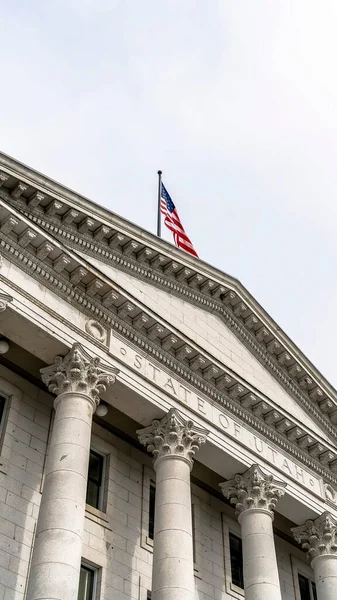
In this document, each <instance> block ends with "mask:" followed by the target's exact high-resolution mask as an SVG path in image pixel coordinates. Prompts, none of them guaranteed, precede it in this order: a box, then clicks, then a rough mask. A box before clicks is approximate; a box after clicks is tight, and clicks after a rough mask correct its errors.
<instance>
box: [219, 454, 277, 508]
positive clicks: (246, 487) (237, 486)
mask: <svg viewBox="0 0 337 600" xmlns="http://www.w3.org/2000/svg"><path fill="white" fill-rule="evenodd" d="M286 485H287V484H286V483H284V482H283V481H277V480H275V478H274V476H273V475H267V474H266V473H264V472H263V471H262V469H261V468H260V467H259V465H252V466H251V467H250V468H249V469H248V471H246V472H245V473H244V474H243V475H235V477H234V479H231V480H230V481H225V482H224V483H220V487H221V490H222V493H223V495H224V496H225V498H228V499H229V500H230V502H231V504H235V508H236V514H237V515H239V514H240V513H242V512H243V511H244V510H249V509H250V508H263V509H265V510H269V511H271V512H272V511H273V510H274V509H275V506H276V504H277V502H278V500H279V499H280V498H281V497H282V496H283V495H284V493H285V488H286Z"/></svg>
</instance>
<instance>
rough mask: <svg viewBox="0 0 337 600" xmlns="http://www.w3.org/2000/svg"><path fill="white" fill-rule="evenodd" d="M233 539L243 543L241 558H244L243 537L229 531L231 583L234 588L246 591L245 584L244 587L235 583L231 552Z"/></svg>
mask: <svg viewBox="0 0 337 600" xmlns="http://www.w3.org/2000/svg"><path fill="white" fill-rule="evenodd" d="M231 537H232V539H233V538H236V539H237V540H239V542H240V543H241V556H242V537H241V535H238V534H237V533H234V532H233V531H231V529H229V532H228V540H229V554H230V563H231V583H232V586H234V587H235V588H239V589H240V590H243V591H244V589H245V588H244V583H243V585H242V586H241V585H237V583H234V582H233V568H232V552H231ZM242 563H243V559H242ZM242 580H243V564H242Z"/></svg>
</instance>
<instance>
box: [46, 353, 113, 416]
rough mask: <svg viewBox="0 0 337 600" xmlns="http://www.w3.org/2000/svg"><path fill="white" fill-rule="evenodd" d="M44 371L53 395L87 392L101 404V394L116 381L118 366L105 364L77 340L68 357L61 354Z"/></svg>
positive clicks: (94, 400)
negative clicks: (90, 353)
mask: <svg viewBox="0 0 337 600" xmlns="http://www.w3.org/2000/svg"><path fill="white" fill-rule="evenodd" d="M40 373H41V378H42V381H43V383H45V384H46V386H47V387H48V389H49V391H50V392H52V393H53V394H56V395H57V396H59V395H60V394H63V393H65V392H77V393H81V394H86V395H87V396H89V397H90V398H91V400H93V402H94V403H95V404H96V405H98V404H99V397H100V395H101V394H102V393H103V392H105V390H106V388H107V386H108V385H111V384H112V383H114V382H115V379H116V374H117V373H118V369H116V368H115V367H110V366H108V365H102V364H101V363H100V359H99V358H98V357H97V356H94V357H92V356H90V355H89V354H88V353H87V352H86V350H84V348H83V347H82V346H81V344H78V343H75V344H74V345H73V347H72V348H71V349H70V350H69V352H68V354H67V355H66V356H64V357H62V356H57V357H56V359H55V363H54V364H53V365H50V366H49V367H45V368H44V369H41V371H40Z"/></svg>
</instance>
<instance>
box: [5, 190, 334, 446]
mask: <svg viewBox="0 0 337 600" xmlns="http://www.w3.org/2000/svg"><path fill="white" fill-rule="evenodd" d="M1 195H3V192H2V193H1V190H0V196H1ZM7 200H8V198H7ZM26 208H27V207H26V205H25V207H24V208H23V207H21V210H22V212H23V213H24V214H25V215H26V216H27V217H28V218H30V219H31V220H32V221H33V222H34V223H36V224H37V225H39V226H40V227H42V228H43V229H44V230H46V231H48V232H50V233H51V234H52V235H53V236H55V237H56V238H57V239H59V240H62V241H64V242H65V243H66V244H67V246H69V247H71V248H73V249H75V250H76V249H80V250H81V251H82V252H83V251H84V252H85V253H86V254H88V255H90V256H93V257H95V258H96V259H98V260H100V261H102V262H104V263H106V264H108V265H110V266H111V265H114V266H115V267H116V268H118V269H121V270H123V271H124V272H128V273H130V272H131V274H132V275H134V276H136V277H138V278H140V279H142V280H143V281H146V282H148V283H150V284H153V285H155V286H156V287H160V288H161V289H164V290H166V291H169V292H170V293H171V294H174V295H176V296H178V297H180V298H181V297H183V298H184V299H186V300H188V301H189V302H191V303H193V304H195V305H197V306H199V307H202V308H203V309H204V310H207V311H208V312H211V313H213V314H216V315H217V316H218V317H219V318H220V319H221V320H222V321H223V322H224V323H225V324H226V325H227V326H228V327H229V328H230V329H231V330H232V331H233V332H234V333H235V335H236V336H237V337H238V339H240V341H241V342H243V344H244V345H245V346H246V347H248V348H249V350H250V351H251V352H252V354H253V355H254V356H255V357H256V358H257V359H258V360H259V362H260V363H261V364H262V365H263V366H264V367H265V368H266V369H267V370H268V371H269V372H270V373H271V374H272V375H273V376H274V377H276V379H277V380H278V381H279V383H280V384H281V385H282V387H283V388H284V389H285V390H286V391H287V392H288V393H289V394H291V395H292V396H293V397H294V398H295V399H296V400H297V401H300V404H301V407H302V408H303V409H304V410H305V411H306V412H307V414H308V415H310V416H311V417H314V418H315V419H316V421H317V422H318V423H319V424H320V425H321V426H323V427H324V428H326V430H327V432H328V433H329V435H336V430H335V427H334V425H335V424H336V423H337V397H336V394H334V395H331V394H329V393H328V392H327V391H326V390H325V389H323V388H322V387H321V386H320V385H319V384H318V382H317V381H315V380H314V379H313V378H312V377H311V376H310V375H309V372H308V371H307V370H305V369H304V367H303V366H302V365H301V364H300V363H299V362H298V361H297V359H296V358H295V357H294V356H292V355H291V354H290V353H289V352H288V351H287V349H286V347H285V346H282V344H281V342H279V341H278V339H277V338H276V337H275V336H274V334H272V333H271V331H270V330H269V329H268V328H267V327H266V326H265V325H264V324H263V322H262V321H261V320H259V318H258V316H256V314H255V313H254V312H253V311H252V310H251V309H250V308H249V307H248V305H247V304H245V303H244V302H243V301H241V300H240V297H239V295H238V293H237V292H236V291H234V290H233V289H231V288H230V287H229V286H228V285H226V287H224V286H220V285H218V284H216V283H215V282H212V281H210V280H208V279H207V280H205V281H202V279H203V276H202V275H200V274H198V273H193V272H192V271H190V270H189V269H187V268H186V267H182V265H181V264H178V263H176V262H173V261H172V260H171V259H170V258H168V257H162V256H160V255H157V256H155V257H154V258H152V260H151V261H150V262H149V260H148V259H146V250H148V251H149V249H146V248H145V250H144V248H142V249H141V250H139V252H138V253H137V254H135V252H133V251H132V249H131V252H126V251H125V250H123V248H124V246H125V245H128V246H129V250H130V247H132V244H136V242H132V241H130V240H129V241H128V242H125V243H124V245H122V246H121V245H120V244H118V243H117V241H118V240H117V239H116V240H115V242H116V243H115V244H110V245H109V246H108V245H107V243H104V242H103V241H102V240H101V241H96V240H94V239H93V238H92V237H90V236H89V235H88V233H85V231H82V232H81V234H80V235H79V234H78V232H77V231H76V230H75V229H74V227H71V226H70V225H67V224H63V223H62V224H61V223H60V221H59V220H57V218H56V216H51V217H49V218H48V220H47V219H46V218H44V217H43V216H42V215H41V213H38V211H37V210H36V211H35V210H34V211H33V212H30V211H27V210H26ZM36 213H38V214H36ZM114 235H115V234H114ZM121 237H123V236H121ZM123 241H125V240H124V238H123ZM140 254H141V257H139V255H140ZM161 259H162V260H161ZM154 260H157V263H158V262H159V263H160V262H161V265H160V264H157V263H156V266H154V265H155V263H154ZM198 278H199V283H198ZM179 279H180V280H179ZM212 285H213V287H212ZM216 285H217V288H215V286H216ZM200 288H202V289H203V291H201V289H200ZM213 288H215V289H213ZM205 290H206V291H205ZM218 298H221V299H218ZM243 315H244V316H243ZM329 421H330V422H329Z"/></svg>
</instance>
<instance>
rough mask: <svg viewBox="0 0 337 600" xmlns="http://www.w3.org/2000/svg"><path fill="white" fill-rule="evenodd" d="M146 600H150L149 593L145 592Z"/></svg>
mask: <svg viewBox="0 0 337 600" xmlns="http://www.w3.org/2000/svg"><path fill="white" fill-rule="evenodd" d="M146 600H151V592H149V591H147V594H146Z"/></svg>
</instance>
